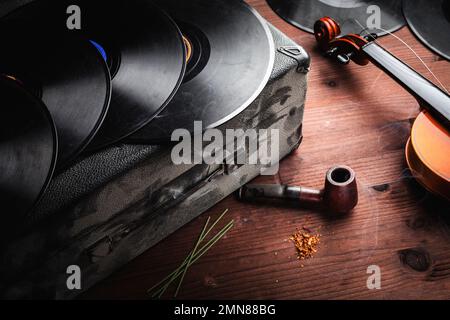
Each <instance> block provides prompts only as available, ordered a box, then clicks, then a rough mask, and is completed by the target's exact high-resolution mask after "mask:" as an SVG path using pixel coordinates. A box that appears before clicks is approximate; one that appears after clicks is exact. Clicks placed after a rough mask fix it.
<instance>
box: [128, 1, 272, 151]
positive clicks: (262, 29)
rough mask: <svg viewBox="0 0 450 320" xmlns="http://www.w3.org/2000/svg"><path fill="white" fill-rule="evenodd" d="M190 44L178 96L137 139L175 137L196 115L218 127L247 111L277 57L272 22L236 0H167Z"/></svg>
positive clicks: (205, 124)
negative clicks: (268, 23) (177, 131)
mask: <svg viewBox="0 0 450 320" xmlns="http://www.w3.org/2000/svg"><path fill="white" fill-rule="evenodd" d="M158 4H159V5H160V6H161V7H163V9H165V10H166V11H167V12H168V13H169V14H170V15H171V16H172V17H173V18H174V20H175V21H176V22H177V24H178V25H179V27H180V29H181V32H182V33H183V36H184V39H185V42H186V46H187V48H188V50H187V51H188V57H187V58H188V66H187V69H186V76H185V79H184V81H183V84H182V85H181V87H180V89H179V90H178V92H177V94H176V95H175V97H174V98H173V100H172V101H171V102H170V103H169V105H168V106H167V107H166V109H165V110H164V111H163V112H161V114H159V115H158V116H157V117H156V118H155V119H154V120H153V121H152V122H151V123H150V124H149V125H147V126H146V127H145V128H143V129H142V130H140V131H139V132H137V133H136V134H135V135H134V136H133V137H132V139H133V140H134V141H143V142H163V141H170V137H171V135H172V132H173V131H174V130H176V129H187V130H190V131H191V132H192V131H193V127H194V121H202V123H203V127H204V128H214V127H217V126H219V125H221V124H223V123H225V122H226V121H228V120H229V119H231V118H233V117H234V116H236V115H237V114H239V113H240V112H241V111H243V110H244V109H245V108H246V107H247V106H249V104H250V103H251V102H253V101H254V99H255V98H257V96H258V95H259V94H260V93H261V91H262V90H263V88H264V86H265V85H266V84H267V81H268V79H269V77H270V74H271V72H272V69H273V63H274V56H275V52H274V43H273V39H272V35H271V33H270V30H269V28H268V26H267V24H266V22H265V21H264V20H263V19H262V18H261V17H260V16H259V15H258V14H257V13H256V12H255V11H254V10H253V9H251V8H250V7H249V6H248V5H247V4H245V3H244V2H242V1H230V0H192V1H179V0H169V1H167V0H161V1H159V2H158Z"/></svg>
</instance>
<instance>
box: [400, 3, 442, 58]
mask: <svg viewBox="0 0 450 320" xmlns="http://www.w3.org/2000/svg"><path fill="white" fill-rule="evenodd" d="M403 13H404V14H405V18H406V21H407V22H408V25H409V27H410V28H411V30H412V32H413V33H414V34H415V35H416V36H417V37H418V38H419V40H420V41H422V43H424V44H425V45H426V46H427V47H428V48H430V49H431V50H433V51H434V52H435V53H437V54H439V55H440V56H442V57H444V58H445V59H447V60H450V38H449V35H450V0H415V1H406V0H404V1H403Z"/></svg>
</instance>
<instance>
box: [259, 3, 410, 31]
mask: <svg viewBox="0 0 450 320" xmlns="http://www.w3.org/2000/svg"><path fill="white" fill-rule="evenodd" d="M267 2H268V3H269V5H270V7H271V8H272V9H273V10H274V11H275V12H276V13H277V14H278V15H279V16H280V17H281V18H283V19H284V20H286V21H287V22H289V23H290V24H292V25H294V26H296V27H298V28H300V29H302V30H304V31H307V32H309V33H314V23H315V22H316V21H317V20H319V19H320V18H323V17H326V16H328V17H331V18H333V19H334V20H336V21H337V22H338V23H339V24H340V26H341V31H342V34H349V33H356V34H359V33H361V32H362V31H363V30H367V31H368V32H369V33H375V34H377V35H378V36H383V35H386V34H387V32H386V31H389V32H394V31H396V30H398V29H400V28H401V27H403V26H404V25H405V19H404V18H403V14H402V0H267ZM371 6H377V7H378V8H379V9H381V11H380V12H381V16H380V20H379V22H380V25H381V29H378V28H372V22H373V21H372V18H371V17H373V14H374V12H375V11H373V10H374V8H376V7H371ZM375 10H377V9H375ZM368 20H369V21H370V24H368V23H367V22H368ZM361 25H362V26H363V27H361ZM368 27H369V28H368ZM384 30H386V31H384Z"/></svg>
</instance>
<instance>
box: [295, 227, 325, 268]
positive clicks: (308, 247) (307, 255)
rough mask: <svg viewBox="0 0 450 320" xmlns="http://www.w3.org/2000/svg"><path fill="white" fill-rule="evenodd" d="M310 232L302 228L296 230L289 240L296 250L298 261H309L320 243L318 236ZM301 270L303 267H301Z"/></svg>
mask: <svg viewBox="0 0 450 320" xmlns="http://www.w3.org/2000/svg"><path fill="white" fill-rule="evenodd" d="M311 233H312V232H310V230H308V229H305V228H303V230H298V229H297V232H296V233H295V234H293V235H292V236H291V237H290V238H289V239H290V240H291V241H292V242H293V243H294V245H295V248H296V249H297V256H298V259H299V260H307V259H311V258H312V257H313V256H314V254H315V253H317V248H318V246H319V243H320V234H317V235H312V234H311ZM301 267H302V268H303V265H302V266H301Z"/></svg>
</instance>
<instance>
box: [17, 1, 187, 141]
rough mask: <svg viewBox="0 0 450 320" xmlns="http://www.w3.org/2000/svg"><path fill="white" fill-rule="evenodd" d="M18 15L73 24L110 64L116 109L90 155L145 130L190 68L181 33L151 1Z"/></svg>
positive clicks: (75, 4) (41, 8)
mask: <svg viewBox="0 0 450 320" xmlns="http://www.w3.org/2000/svg"><path fill="white" fill-rule="evenodd" d="M17 11H20V12H21V16H22V17H25V18H28V19H29V20H30V19H31V20H33V21H34V23H36V21H38V23H46V24H48V25H50V26H51V27H52V28H55V29H61V28H62V29H67V25H68V24H69V25H70V24H71V23H72V24H73V25H72V27H75V29H74V30H72V31H73V32H74V33H79V34H81V36H82V37H84V38H85V39H86V41H92V43H93V44H94V45H95V46H96V47H97V49H98V50H99V51H100V52H101V53H102V55H103V57H104V59H105V60H106V62H107V64H108V66H109V69H110V73H111V77H112V98H111V104H110V108H109V111H108V115H107V117H106V119H105V121H104V123H103V125H102V127H101V128H100V130H99V132H98V133H97V135H96V137H95V139H94V141H92V143H91V145H90V146H89V149H98V148H101V147H104V146H107V145H110V144H112V143H115V142H118V141H120V140H121V139H123V138H125V137H127V136H128V135H130V134H132V133H133V132H135V131H137V130H138V129H140V128H142V127H143V126H144V125H146V124H147V123H148V122H150V121H151V120H152V119H153V118H154V117H155V116H156V114H158V113H159V112H160V111H161V110H162V109H163V108H164V107H165V106H166V104H167V103H168V102H169V101H170V100H171V98H172V96H173V95H174V94H175V92H176V90H177V89H178V87H179V86H180V84H181V81H182V79H183V75H184V70H185V66H186V59H185V47H184V44H183V40H182V37H181V33H180V31H179V29H178V27H177V26H176V24H175V23H174V22H173V21H172V20H171V19H170V18H169V17H168V16H167V15H166V14H165V13H164V12H163V11H162V10H160V9H158V8H157V7H155V6H154V5H153V4H152V3H151V1H149V0H127V1H110V0H96V1H92V0H38V1H35V2H32V3H30V4H29V5H26V6H24V7H22V8H21V9H19V10H17ZM67 12H69V14H68V13H67ZM77 15H78V16H79V17H80V19H79V22H80V25H79V27H80V29H77V26H76V21H77Z"/></svg>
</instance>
